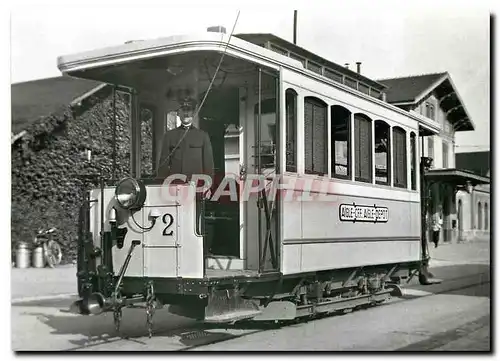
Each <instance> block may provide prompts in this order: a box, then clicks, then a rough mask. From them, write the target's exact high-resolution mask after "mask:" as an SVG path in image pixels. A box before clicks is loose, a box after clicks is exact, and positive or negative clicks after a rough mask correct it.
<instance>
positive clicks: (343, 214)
mask: <svg viewBox="0 0 500 361" xmlns="http://www.w3.org/2000/svg"><path fill="white" fill-rule="evenodd" d="M339 218H340V220H341V221H343V222H373V223H385V222H387V221H388V220H389V208H387V207H378V206H377V205H373V206H361V205H356V204H355V203H353V204H341V205H340V207H339Z"/></svg>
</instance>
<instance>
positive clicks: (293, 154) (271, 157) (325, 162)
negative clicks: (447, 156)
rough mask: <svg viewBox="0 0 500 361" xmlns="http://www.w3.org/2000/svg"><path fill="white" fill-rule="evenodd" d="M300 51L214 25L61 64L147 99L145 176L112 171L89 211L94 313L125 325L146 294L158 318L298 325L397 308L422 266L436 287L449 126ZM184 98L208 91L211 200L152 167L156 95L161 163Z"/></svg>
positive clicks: (85, 218) (82, 268)
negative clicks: (435, 229)
mask: <svg viewBox="0 0 500 361" xmlns="http://www.w3.org/2000/svg"><path fill="white" fill-rule="evenodd" d="M269 39H271V40H269ZM273 41H274V43H275V44H276V43H278V42H281V49H285V51H281V52H280V51H276V49H273V48H272V47H273V44H272V42H273ZM270 44H271V45H270ZM286 46H289V49H288V50H287V49H286ZM276 48H278V46H276ZM290 49H292V50H290ZM297 49H299V48H298V47H296V46H295V45H293V44H290V43H287V42H286V41H284V40H283V39H280V38H277V37H274V36H272V35H269V37H268V38H265V39H264V40H263V38H262V34H260V35H255V36H252V34H242V35H237V36H236V35H234V36H233V35H232V33H231V34H229V35H228V34H225V33H223V32H222V33H215V32H207V33H203V34H196V35H182V36H172V37H167V38H161V39H156V40H149V41H133V42H128V43H125V44H122V45H118V46H116V47H111V48H105V49H99V50H94V51H90V52H84V53H81V54H76V55H70V56H62V57H60V58H59V59H58V67H59V69H60V70H61V71H62V73H63V74H65V75H68V76H72V77H78V78H85V79H92V80H98V81H101V82H103V83H108V84H111V85H113V86H114V87H115V89H119V90H121V91H125V92H128V93H129V94H130V97H131V103H130V104H131V112H130V114H131V119H130V127H131V134H132V136H131V144H130V156H131V174H130V177H128V178H126V179H123V180H120V181H119V182H114V181H111V180H109V179H108V180H106V179H103V180H102V182H101V186H100V187H98V188H96V189H91V190H89V192H88V197H87V200H86V202H85V204H84V205H83V206H84V207H83V211H82V212H81V219H80V228H81V229H80V237H79V240H78V274H77V279H78V292H79V295H80V299H79V300H78V301H77V302H76V303H75V304H74V306H75V307H76V310H77V311H78V312H79V313H81V314H86V315H93V314H99V313H102V312H113V313H114V316H115V321H116V322H117V324H119V321H120V318H121V310H122V308H123V307H127V306H131V305H135V304H142V305H144V307H145V308H146V311H147V320H148V324H149V325H150V328H151V322H152V320H151V317H152V314H153V311H154V309H155V308H158V307H162V306H163V305H168V306H169V308H170V310H171V311H172V312H174V313H177V314H182V315H185V316H188V317H193V318H196V319H199V320H204V321H205V322H216V323H230V322H235V321H239V320H243V319H251V320H290V319H296V318H300V317H303V316H309V315H313V314H317V313H328V312H332V311H338V310H343V309H353V308H356V307H359V306H363V305H374V304H378V303H381V302H384V301H385V300H386V299H388V298H389V297H391V295H394V294H398V293H399V292H401V289H400V288H399V286H398V283H399V281H400V280H401V279H404V278H406V279H409V278H411V277H412V276H413V275H416V274H418V275H419V277H420V280H421V282H423V283H425V282H429V279H428V278H429V277H428V274H426V265H427V261H428V254H427V252H426V243H425V237H424V236H423V235H424V233H425V232H422V229H423V224H422V221H421V220H422V218H421V213H422V212H421V192H420V189H421V184H420V180H421V172H422V169H421V168H422V166H421V164H420V163H421V162H420V157H419V156H418V154H419V144H418V141H417V140H418V136H420V135H422V134H435V133H437V132H438V131H439V125H438V124H434V123H432V122H430V121H429V122H428V121H426V119H424V118H422V117H419V116H417V115H415V114H411V113H409V112H407V111H404V110H402V109H399V108H397V107H394V106H392V105H390V104H388V103H387V102H385V101H384V99H383V96H382V95H380V94H381V93H382V92H381V91H380V89H378V90H377V89H376V86H377V84H376V83H375V82H373V81H371V82H372V83H370V80H369V79H367V78H364V77H362V76H361V75H359V74H357V73H355V72H353V71H349V70H347V69H344V70H342V71H344V75H342V74H340V75H339V77H340V78H341V80H342V81H340V80H338V79H334V77H332V76H331V74H330V76H329V74H327V73H328V72H330V73H335V71H338V72H337V73H339V72H340V70H339V69H336V68H335V64H333V63H329V62H327V61H326V60H321V59H320V58H319V57H317V56H315V57H312V56H311V58H310V59H305V58H303V59H298V58H297V57H294V56H293V54H294V51H295V52H297V51H298V50H297ZM318 59H319V60H318ZM314 64H316V65H318V67H319V68H317V69H316V68H314ZM318 69H319V70H318ZM346 72H347V75H348V76H347V77H346V76H345V74H346ZM351 73H352V74H351ZM349 76H351V78H353V79H354V80H356V79H358V80H359V79H361V80H359V81H358V82H357V85H356V86H355V87H353V86H352V84H351V85H349V84H347V83H346V81H345V80H346V78H348V77H349ZM363 81H366V84H368V87H367V89H368V90H366V89H362V86H365V85H363V84H362V83H363ZM378 85H380V84H378ZM354 88H356V89H354ZM179 94H181V95H182V94H183V95H186V94H189V96H191V97H193V98H194V99H196V100H197V110H196V116H195V120H194V124H195V126H196V127H198V128H199V129H202V130H204V131H205V132H206V133H207V134H208V135H209V137H210V139H211V144H212V149H213V162H214V165H215V168H216V173H217V172H218V174H223V175H224V176H223V177H217V176H215V177H214V178H213V182H212V184H211V185H210V189H211V192H210V194H209V196H206V197H201V199H200V197H198V196H197V190H198V185H197V184H195V183H194V182H184V183H182V182H181V183H179V182H177V183H175V182H171V183H168V182H165V179H158V177H155V176H151V177H147V178H146V179H144V178H143V177H141V174H142V173H141V159H142V158H141V146H140V145H141V131H140V130H141V124H140V117H139V113H140V107H141V104H148V105H152V107H151V109H154V111H153V114H154V117H153V120H152V121H153V146H152V148H153V149H152V152H153V159H155V166H154V167H155V169H157V168H158V167H159V166H160V164H158V163H159V160H158V159H159V158H160V154H161V151H162V144H161V143H162V137H163V136H164V133H165V131H166V130H168V129H167V123H168V121H169V118H168V116H166V114H172V112H174V113H173V114H174V115H175V110H176V109H178V108H179V102H181V101H182V99H180V98H182V96H183V95H182V96H180V95H179ZM190 146H194V147H196V146H197V145H195V144H193V145H190ZM153 173H154V171H153ZM256 179H257V181H255V180H256ZM256 184H257V185H256ZM204 189H205V188H204ZM221 189H222V192H221V191H220V190H221ZM234 189H236V191H235V192H233V193H234V194H235V197H233V193H232V192H231V191H234ZM276 189H277V191H276ZM273 190H274V192H273ZM209 247H210V248H209Z"/></svg>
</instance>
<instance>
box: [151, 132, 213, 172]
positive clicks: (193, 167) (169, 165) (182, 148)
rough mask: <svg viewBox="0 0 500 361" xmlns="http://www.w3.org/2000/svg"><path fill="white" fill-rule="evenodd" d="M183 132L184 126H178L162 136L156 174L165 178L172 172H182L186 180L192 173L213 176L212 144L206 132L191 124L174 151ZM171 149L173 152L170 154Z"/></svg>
mask: <svg viewBox="0 0 500 361" xmlns="http://www.w3.org/2000/svg"><path fill="white" fill-rule="evenodd" d="M185 132H186V130H185V128H184V127H183V126H180V127H178V128H175V129H172V130H169V131H167V132H166V133H165V135H164V136H163V145H162V150H161V156H160V162H159V168H158V176H159V177H161V178H167V177H168V176H169V175H172V174H182V175H185V176H187V180H190V179H191V177H192V175H193V174H205V175H209V176H210V177H213V171H214V161H213V154H212V145H211V143H210V138H209V137H208V134H207V133H206V132H204V131H203V130H201V129H198V128H196V127H194V126H193V125H191V126H190V127H189V130H188V131H187V134H186V135H185V136H184V139H183V140H182V142H181V143H180V144H179V145H178V146H177V149H176V150H175V151H174V148H175V146H176V145H177V144H178V143H179V140H180V139H181V138H182V136H183V135H184V133H185ZM172 151H174V152H173V153H172V154H170V153H171V152H172ZM169 157H170V158H169Z"/></svg>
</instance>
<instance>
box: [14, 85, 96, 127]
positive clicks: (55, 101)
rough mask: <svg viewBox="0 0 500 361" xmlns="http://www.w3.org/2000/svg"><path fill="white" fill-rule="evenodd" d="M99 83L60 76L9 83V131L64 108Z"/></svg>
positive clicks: (26, 125)
mask: <svg viewBox="0 0 500 361" xmlns="http://www.w3.org/2000/svg"><path fill="white" fill-rule="evenodd" d="M101 84H102V83H100V82H96V81H91V80H84V79H77V78H71V77H66V76H60V77H55V78H47V79H40V80H33V81H28V82H22V83H15V84H12V85H11V110H12V130H11V131H12V133H13V134H18V133H19V132H21V131H23V130H25V129H26V128H27V127H28V126H29V125H30V124H31V123H33V122H34V121H36V120H37V119H39V118H41V117H44V116H49V115H51V114H54V113H56V112H58V111H60V110H63V109H65V107H68V106H69V105H70V103H71V101H72V100H73V99H75V98H77V97H79V96H81V95H83V94H85V93H86V92H88V91H90V90H92V89H94V88H96V87H97V86H99V85H101Z"/></svg>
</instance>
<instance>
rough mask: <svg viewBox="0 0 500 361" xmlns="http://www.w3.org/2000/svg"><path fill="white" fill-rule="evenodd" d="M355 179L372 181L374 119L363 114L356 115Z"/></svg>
mask: <svg viewBox="0 0 500 361" xmlns="http://www.w3.org/2000/svg"><path fill="white" fill-rule="evenodd" d="M354 156H355V158H354V159H355V160H354V163H355V180H357V181H360V182H367V183H371V182H372V121H371V119H370V118H368V117H367V116H365V115H363V114H355V115H354Z"/></svg>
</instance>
